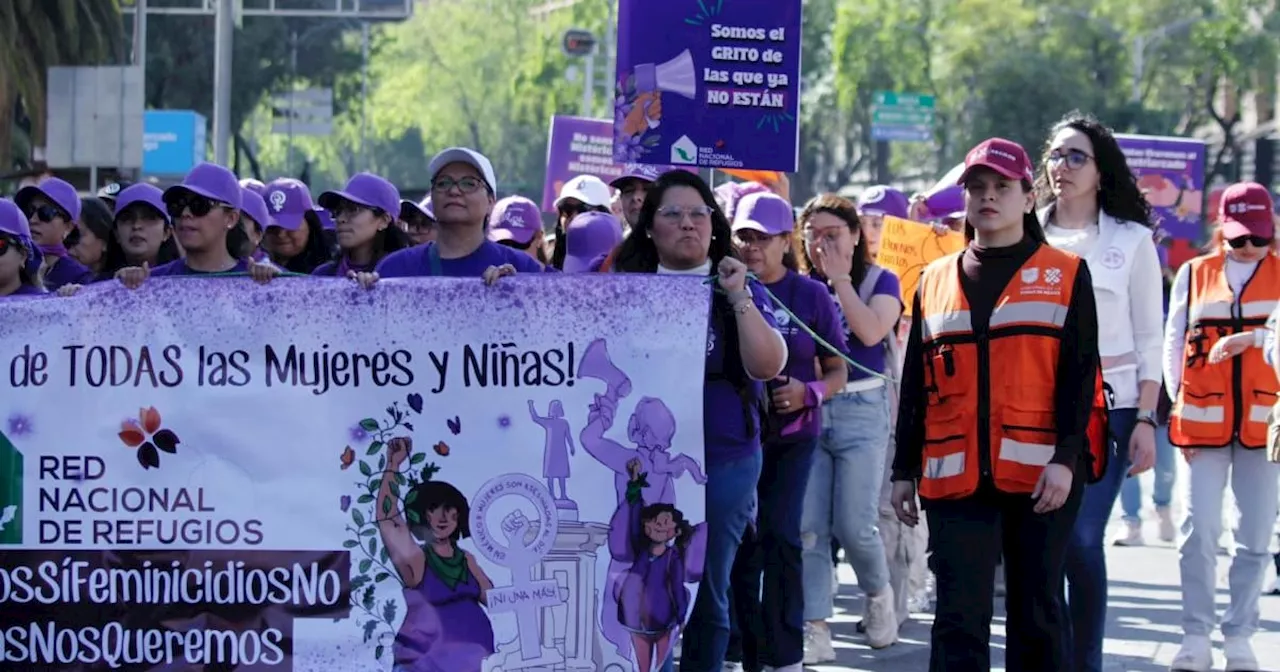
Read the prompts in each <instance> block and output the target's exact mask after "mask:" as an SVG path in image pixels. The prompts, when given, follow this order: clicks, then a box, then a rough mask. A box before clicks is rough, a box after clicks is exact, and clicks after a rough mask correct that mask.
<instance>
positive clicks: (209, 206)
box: [164, 194, 227, 219]
mask: <svg viewBox="0 0 1280 672" xmlns="http://www.w3.org/2000/svg"><path fill="white" fill-rule="evenodd" d="M164 206H165V208H166V209H167V210H168V211H169V216H170V217H172V218H173V219H179V218H181V217H182V213H183V212H184V211H186V210H190V211H191V216H192V217H204V216H205V215H207V214H209V212H210V211H211V210H213V209H214V208H225V207H227V206H225V205H223V204H222V203H218V202H215V201H213V200H211V199H208V198H205V197H204V196H197V195H195V194H191V195H189V196H181V197H179V198H175V199H173V200H171V201H168V202H166V203H165V204H164Z"/></svg>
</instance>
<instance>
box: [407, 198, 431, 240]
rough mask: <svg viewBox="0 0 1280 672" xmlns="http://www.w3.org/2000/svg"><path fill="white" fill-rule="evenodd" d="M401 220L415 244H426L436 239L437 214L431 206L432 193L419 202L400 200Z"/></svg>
mask: <svg viewBox="0 0 1280 672" xmlns="http://www.w3.org/2000/svg"><path fill="white" fill-rule="evenodd" d="M400 221H402V222H404V230H405V233H408V234H409V239H410V240H412V241H413V244H414V245H426V244H427V243H429V242H431V241H433V240H435V239H436V214H435V209H434V208H433V207H432V206H431V194H427V196H426V198H424V199H422V201H420V202H418V203H414V202H413V201H400Z"/></svg>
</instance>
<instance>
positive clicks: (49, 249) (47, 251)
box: [37, 243, 67, 259]
mask: <svg viewBox="0 0 1280 672" xmlns="http://www.w3.org/2000/svg"><path fill="white" fill-rule="evenodd" d="M37 247H38V248H39V249H40V254H41V255H43V256H46V257H53V258H55V259H61V258H63V257H65V256H67V246H66V245H63V244H62V243H58V244H57V245H37Z"/></svg>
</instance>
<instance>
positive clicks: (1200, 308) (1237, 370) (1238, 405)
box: [1169, 252, 1280, 449]
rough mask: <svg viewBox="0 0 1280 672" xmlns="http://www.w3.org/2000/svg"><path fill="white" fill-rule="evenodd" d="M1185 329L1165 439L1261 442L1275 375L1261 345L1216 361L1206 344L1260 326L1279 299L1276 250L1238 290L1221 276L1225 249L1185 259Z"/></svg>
mask: <svg viewBox="0 0 1280 672" xmlns="http://www.w3.org/2000/svg"><path fill="white" fill-rule="evenodd" d="M1187 273H1188V278H1187V333H1186V336H1185V338H1184V340H1183V370H1182V385H1181V386H1180V387H1179V389H1178V391H1177V398H1176V399H1175V400H1174V405H1173V409H1172V410H1171V412H1170V417H1169V440H1170V442H1172V443H1173V444H1174V445H1176V446H1183V447H1190V448H1222V447H1225V446H1229V445H1231V444H1232V443H1233V442H1239V443H1240V445H1242V446H1244V447H1246V448H1254V449H1257V448H1263V447H1265V446H1266V442H1267V415H1268V413H1269V412H1270V411H1271V407H1272V406H1273V405H1275V403H1276V392H1277V390H1280V383H1278V382H1277V380H1276V374H1275V371H1274V369H1272V368H1271V367H1270V366H1267V364H1266V362H1265V361H1264V360H1263V353H1262V349H1261V348H1255V347H1248V348H1246V349H1245V351H1244V352H1243V353H1241V354H1239V355H1237V356H1235V357H1232V358H1230V359H1228V360H1226V361H1224V362H1220V363H1218V364H1210V363H1209V352H1210V351H1211V350H1212V349H1213V346H1214V344H1216V343H1217V342H1218V341H1220V340H1222V339H1223V338H1226V337H1228V336H1231V335H1234V334H1240V333H1244V332H1248V331H1253V330H1255V329H1262V328H1265V324H1266V321H1267V318H1268V317H1269V316H1270V315H1271V312H1272V311H1274V310H1275V308H1276V305H1277V304H1278V302H1280V258H1277V257H1276V256H1275V255H1273V254H1268V255H1267V256H1265V257H1263V259H1262V261H1260V262H1258V266H1257V268H1256V269H1255V270H1254V272H1253V276H1252V277H1250V278H1249V279H1248V281H1246V282H1245V285H1244V287H1243V288H1242V290H1241V294H1240V296H1236V294H1235V293H1234V292H1233V291H1232V290H1231V286H1230V284H1229V283H1228V282H1227V274H1226V255H1225V253H1221V252H1219V253H1215V254H1208V255H1204V256H1201V257H1196V258H1195V259H1192V260H1191V261H1189V262H1187Z"/></svg>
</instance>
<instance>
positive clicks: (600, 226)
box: [563, 212, 622, 273]
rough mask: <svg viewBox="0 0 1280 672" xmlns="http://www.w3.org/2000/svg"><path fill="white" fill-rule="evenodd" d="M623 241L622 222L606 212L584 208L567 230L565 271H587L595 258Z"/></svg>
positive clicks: (565, 233) (572, 220) (570, 222)
mask: <svg viewBox="0 0 1280 672" xmlns="http://www.w3.org/2000/svg"><path fill="white" fill-rule="evenodd" d="M621 242H622V222H619V221H618V218H617V217H614V216H613V215H610V214H608V213H605V212H584V213H582V214H581V215H578V216H577V217H574V218H573V219H571V220H569V225H568V226H566V227H565V230H564V251H565V255H564V269H563V270H564V272H565V273H585V272H586V271H587V270H589V267H590V266H591V262H593V261H595V260H596V259H599V258H600V257H601V255H605V254H608V253H609V251H610V250H612V249H613V248H615V247H617V246H618V243H621Z"/></svg>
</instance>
